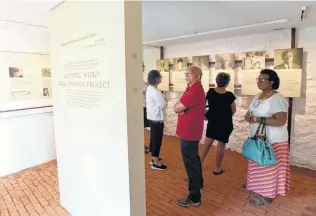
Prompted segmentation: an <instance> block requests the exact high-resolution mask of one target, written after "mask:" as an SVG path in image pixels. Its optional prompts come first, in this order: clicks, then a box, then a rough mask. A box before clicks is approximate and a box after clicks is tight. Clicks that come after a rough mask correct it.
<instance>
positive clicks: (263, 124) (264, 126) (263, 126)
mask: <svg viewBox="0 0 316 216" xmlns="http://www.w3.org/2000/svg"><path fill="white" fill-rule="evenodd" d="M261 122H262V129H261V134H263V136H264V137H263V140H264V141H266V140H267V120H266V118H261Z"/></svg>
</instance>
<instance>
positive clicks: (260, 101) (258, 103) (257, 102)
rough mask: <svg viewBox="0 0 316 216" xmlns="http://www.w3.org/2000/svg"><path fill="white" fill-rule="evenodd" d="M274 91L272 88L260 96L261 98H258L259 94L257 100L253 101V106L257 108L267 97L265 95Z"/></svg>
mask: <svg viewBox="0 0 316 216" xmlns="http://www.w3.org/2000/svg"><path fill="white" fill-rule="evenodd" d="M272 92H274V90H272V91H270V92H269V93H268V94H267V95H266V96H265V97H264V98H262V100H259V98H260V95H259V96H258V98H257V100H256V101H255V102H254V103H253V107H255V108H257V107H258V106H259V105H260V104H261V103H262V102H263V101H264V100H265V99H267V97H268V96H269V95H270V94H271V93H272Z"/></svg>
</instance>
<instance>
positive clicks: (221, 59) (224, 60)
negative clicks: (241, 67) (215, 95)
mask: <svg viewBox="0 0 316 216" xmlns="http://www.w3.org/2000/svg"><path fill="white" fill-rule="evenodd" d="M215 71H216V75H217V74H218V73H220V72H224V73H228V74H229V75H230V82H229V85H228V87H227V90H228V91H231V92H234V85H235V53H225V54H216V55H215ZM215 78H216V77H215Z"/></svg>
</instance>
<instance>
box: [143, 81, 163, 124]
mask: <svg viewBox="0 0 316 216" xmlns="http://www.w3.org/2000/svg"><path fill="white" fill-rule="evenodd" d="M166 105H167V104H166V100H165V98H164V96H163V94H162V93H161V91H159V89H157V88H156V87H154V86H151V85H148V87H147V90H146V107H147V119H148V120H153V121H163V120H164V117H165V114H164V112H165V108H166Z"/></svg>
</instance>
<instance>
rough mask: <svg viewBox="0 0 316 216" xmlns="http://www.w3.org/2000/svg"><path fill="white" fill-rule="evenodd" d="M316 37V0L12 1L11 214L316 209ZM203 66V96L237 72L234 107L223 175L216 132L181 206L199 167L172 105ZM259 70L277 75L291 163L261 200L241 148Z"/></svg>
mask: <svg viewBox="0 0 316 216" xmlns="http://www.w3.org/2000/svg"><path fill="white" fill-rule="evenodd" d="M315 38H316V2H313V1H306V2H305V1H289V2H283V1H278V2H272V1H260V2H259V1H258V2H248V1H244V2H243V1H234V2H226V1H84V0H82V1H72V0H69V1H61V0H45V1H39V0H23V1H22V0H2V1H1V2H0V69H1V73H0V83H1V84H0V88H1V91H0V101H1V103H0V216H65V215H72V216H108V215H111V216H112V215H113V216H114V215H115V216H145V215H147V216H190V215H200V216H202V215H207V216H211V215H215V216H233V215H241V216H243V215H245V216H246V215H256V216H261V215H267V216H282V215H289V216H290V215H291V216H296V215H297V216H299V215H300V216H316V160H315V158H316V148H315V139H316V132H315V131H316V124H315V120H316V40H315ZM289 62H290V63H289ZM142 65H143V69H142ZM192 66H193V68H195V67H198V68H200V70H201V73H202V77H200V78H201V86H202V87H203V89H204V93H205V94H206V93H207V92H208V91H209V89H214V88H215V87H216V86H218V82H217V79H216V78H217V76H218V74H221V73H222V72H225V74H228V75H229V76H230V82H229V84H227V88H226V89H227V91H230V92H232V93H233V95H234V96H235V102H234V103H235V104H236V112H235V113H234V114H233V116H232V119H233V130H232V133H231V135H230V138H229V141H228V142H227V144H226V145H225V153H224V159H223V163H222V167H223V171H224V172H222V173H220V174H215V173H213V169H214V167H215V164H216V151H217V149H218V148H219V147H218V145H217V142H214V145H213V147H212V148H211V150H210V152H209V154H208V156H207V158H206V159H205V162H204V163H203V166H202V173H203V182H202V186H201V200H200V201H199V203H198V204H199V205H198V206H190V207H187V208H184V207H183V206H179V202H178V201H177V200H178V199H181V198H183V197H185V196H187V195H188V190H191V189H192V188H191V189H189V187H191V186H192V185H193V183H191V180H192V181H193V177H192V176H189V177H188V175H187V172H188V171H187V170H186V169H185V166H188V165H187V164H186V163H184V158H183V155H182V154H183V152H181V149H180V140H179V134H178V133H177V127H179V126H178V125H177V122H178V118H181V117H180V116H181V114H177V113H176V112H175V106H176V105H177V104H178V102H179V101H180V99H181V97H182V96H183V95H184V92H187V91H189V90H188V89H190V88H191V85H190V84H189V85H188V83H187V82H186V81H187V76H189V75H188V74H191V72H192V71H191V69H192ZM190 68H191V69H190ZM262 69H271V70H274V71H275V72H276V73H277V75H278V77H279V79H280V88H279V89H278V92H279V93H280V95H282V96H283V97H284V98H285V101H286V104H287V106H286V109H285V111H284V112H285V113H286V123H284V125H283V128H284V130H286V131H287V134H286V137H287V138H286V139H287V140H286V145H287V150H286V154H288V156H289V162H288V163H289V164H288V165H290V168H289V169H288V170H287V171H286V172H289V173H290V175H289V177H288V179H285V180H284V179H283V180H282V181H289V182H290V185H287V187H288V188H289V191H287V192H286V195H279V196H277V197H276V198H273V200H272V201H271V203H270V202H269V203H268V202H267V201H265V202H264V205H263V206H261V205H259V204H258V203H257V204H256V205H254V203H253V202H252V201H251V199H250V198H249V197H250V196H251V194H252V192H251V190H250V182H251V176H250V177H249V170H251V167H248V160H247V159H246V157H245V156H244V155H245V154H244V153H245V152H244V150H243V146H244V143H245V140H246V139H247V138H248V137H249V136H250V135H249V131H250V129H249V128H250V126H249V125H250V124H249V123H248V122H247V121H246V120H245V115H246V113H247V112H248V109H250V108H249V107H250V104H251V102H252V101H253V98H254V97H255V96H256V95H258V94H259V93H260V92H261V91H260V89H259V88H258V86H259V84H258V83H262V82H264V81H268V79H267V80H264V79H265V78H262V77H261V78H260V77H259V75H260V76H261V75H262V74H261V73H260V71H261V70H262ZM152 70H158V71H159V72H160V73H159V74H160V76H161V77H160V79H161V80H160V83H159V85H158V86H157V88H158V90H159V91H158V92H160V93H159V94H161V95H162V96H163V98H164V99H165V103H166V108H165V109H164V120H163V122H164V129H163V135H164V136H163V140H162V147H161V153H160V156H161V158H162V161H163V163H164V164H166V165H167V166H168V169H167V170H164V171H160V170H155V169H153V165H152V164H151V161H152V157H151V154H150V153H148V152H147V153H145V154H144V146H149V145H150V133H151V132H152V130H150V129H148V128H145V130H144V127H145V125H144V123H143V120H144V118H143V117H144V113H143V96H144V95H143V94H144V93H143V92H142V90H143V85H144V82H147V81H148V79H147V76H148V74H149V72H150V71H152ZM192 73H193V72H192ZM191 75H192V74H191ZM192 76H193V75H192ZM270 78H271V77H270ZM256 79H257V81H256ZM189 81H190V80H189ZM270 81H271V80H269V82H270ZM257 85H258V86H257ZM191 89H192V88H191ZM261 90H262V89H261ZM269 94H270V93H269ZM183 97H184V96H183ZM271 97H272V96H271ZM204 98H205V97H204ZM203 100H204V99H203ZM263 100H264V99H263ZM204 102H205V101H203V106H204V105H205V104H204ZM210 109H211V107H210ZM186 112H188V113H190V109H188V110H185V112H184V115H188V113H186ZM203 116H204V111H203ZM272 117H275V116H274V115H273V116H272ZM253 119H255V117H254V118H253ZM262 119H265V118H262ZM267 119H268V118H267ZM208 123H209V122H208V121H207V119H205V120H204V122H203V124H204V127H203V133H202V138H201V140H200V141H199V144H198V145H199V153H200V154H201V153H202V151H203V147H204V146H205V144H204V143H205V140H206V139H205V137H206V136H207V135H206V134H207V131H206V130H207V125H208ZM201 128H202V126H201ZM268 128H269V127H268ZM270 128H272V126H271V127H270ZM201 132H202V130H201ZM180 138H181V137H180ZM181 141H182V139H181ZM194 141H196V140H194ZM181 145H182V144H181ZM275 155H276V156H275V157H276V158H278V157H279V153H277V154H275ZM191 162H192V161H191ZM276 163H277V162H276ZM192 164H193V162H192ZM249 164H251V163H250V162H249ZM249 166H250V165H249ZM279 166H284V164H279ZM275 175H282V173H280V172H278V174H275ZM247 176H248V178H247ZM188 178H189V179H191V180H190V181H186V180H188ZM278 178H282V177H280V176H279V177H278ZM247 184H249V185H248V186H249V187H248V186H247ZM278 184H279V183H278ZM280 184H281V183H280ZM280 184H279V185H277V187H281V186H280ZM282 184H283V183H282ZM192 187H193V186H192ZM276 190H279V189H276ZM187 198H188V199H190V198H189V197H187ZM176 201H177V202H176ZM186 201H188V200H186ZM191 201H192V200H191ZM257 201H258V199H257ZM261 201H262V200H261ZM258 202H259V201H258ZM177 204H178V205H177ZM186 204H188V203H186ZM191 204H192V203H191ZM193 204H194V202H193Z"/></svg>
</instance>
